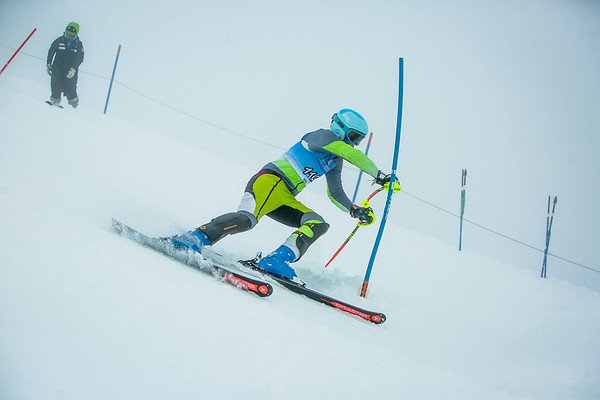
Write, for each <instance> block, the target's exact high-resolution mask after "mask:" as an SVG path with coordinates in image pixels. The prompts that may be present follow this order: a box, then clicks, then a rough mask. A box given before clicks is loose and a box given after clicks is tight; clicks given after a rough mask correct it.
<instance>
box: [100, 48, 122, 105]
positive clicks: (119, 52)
mask: <svg viewBox="0 0 600 400" xmlns="http://www.w3.org/2000/svg"><path fill="white" fill-rule="evenodd" d="M119 54H121V45H119V48H118V50H117V58H116V59H115V66H114V67H113V72H112V76H111V77H110V85H109V86H108V95H106V104H104V114H106V109H107V108H108V100H109V99H110V92H111V90H112V85H113V81H114V80H115V72H116V71H117V63H118V62H119Z"/></svg>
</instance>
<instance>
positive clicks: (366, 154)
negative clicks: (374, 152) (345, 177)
mask: <svg viewBox="0 0 600 400" xmlns="http://www.w3.org/2000/svg"><path fill="white" fill-rule="evenodd" d="M371 139H373V132H371V133H369V141H368V142H367V149H366V150H365V156H368V155H369V148H370V147H371ZM362 174H363V172H362V169H361V170H360V172H359V173H358V179H357V180H356V188H355V189H354V195H353V196H352V203H355V202H356V195H357V194H358V187H359V186H360V178H362Z"/></svg>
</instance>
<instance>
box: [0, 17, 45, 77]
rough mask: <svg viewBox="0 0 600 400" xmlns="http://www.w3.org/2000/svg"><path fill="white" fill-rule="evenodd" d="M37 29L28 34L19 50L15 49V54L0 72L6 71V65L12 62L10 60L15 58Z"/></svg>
mask: <svg viewBox="0 0 600 400" xmlns="http://www.w3.org/2000/svg"><path fill="white" fill-rule="evenodd" d="M35 31H37V28H34V29H33V30H32V31H31V33H30V34H29V36H27V39H25V41H24V42H23V43H21V45H20V46H19V48H18V49H17V51H15V54H13V55H12V57H11V58H10V59H9V60H8V62H7V63H6V64H4V67H2V69H1V70H0V74H2V73H3V72H4V70H5V69H6V67H8V64H10V62H11V61H12V60H13V58H15V56H16V55H17V53H18V52H19V51H21V49H22V48H23V46H25V43H27V41H28V40H29V39H30V38H31V37H32V36H33V34H34V33H35Z"/></svg>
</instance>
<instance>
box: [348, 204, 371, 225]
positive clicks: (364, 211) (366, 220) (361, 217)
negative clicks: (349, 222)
mask: <svg viewBox="0 0 600 400" xmlns="http://www.w3.org/2000/svg"><path fill="white" fill-rule="evenodd" d="M350 216H351V217H352V218H358V223H359V224H360V225H371V224H372V223H373V222H375V214H373V209H372V208H371V207H359V206H357V205H356V204H353V205H352V208H350Z"/></svg>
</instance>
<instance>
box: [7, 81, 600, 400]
mask: <svg viewBox="0 0 600 400" xmlns="http://www.w3.org/2000/svg"><path fill="white" fill-rule="evenodd" d="M0 90H2V93H10V96H2V97H1V98H0V106H1V107H2V110H3V112H2V114H3V115H2V119H1V120H0V121H1V122H0V130H1V132H2V135H1V136H0V148H1V149H2V150H1V157H0V225H1V226H2V230H1V232H2V233H1V237H0V243H1V250H2V251H1V252H0V360H1V361H0V379H1V380H2V384H1V385H0V388H1V389H0V398H2V399H40V398H44V399H81V398H86V399H106V398H112V399H130V398H144V399H163V398H178V399H192V398H198V397H202V398H240V399H241V398H261V399H280V398H290V399H300V398H306V397H313V398H347V399H354V398H357V399H358V398H364V397H365V396H369V397H370V398H400V397H409V398H456V399H466V398H473V399H481V398H488V399H514V398H539V399H553V398H554V399H559V398H570V399H575V398H579V399H593V398H597V396H598V395H599V393H600V392H599V388H600V386H599V385H598V383H599V382H598V374H597V371H598V367H599V365H600V343H599V341H598V333H600V321H599V320H598V318H597V316H598V312H599V311H600V296H599V295H598V294H597V293H596V292H593V291H590V290H588V289H585V288H582V287H577V286H573V285H571V284H570V283H567V282H564V281H560V280H558V279H554V278H550V279H547V280H542V279H540V278H539V277H537V274H533V273H531V272H530V271H528V270H526V269H521V268H517V267H513V266H511V265H507V264H501V263H497V262H494V261H491V260H489V259H486V258H483V257H481V256H478V255H476V254H473V253H470V252H463V253H462V254H461V253H458V252H457V251H456V250H455V249H454V248H451V247H448V246H446V245H444V244H442V243H440V242H439V241H437V240H434V239H430V238H426V237H421V236H419V235H417V234H415V233H413V232H410V231H407V230H406V229H404V228H402V227H401V226H398V225H396V224H395V223H390V224H389V225H388V227H387V230H386V233H385V237H384V240H383V243H382V245H381V250H380V252H379V254H378V257H377V263H376V266H375V270H374V274H373V278H372V284H371V286H370V290H369V296H368V298H367V299H366V300H363V299H361V298H360V297H359V296H358V295H357V293H358V290H359V288H360V284H361V282H362V276H363V273H364V268H365V265H366V262H367V258H368V255H369V251H370V248H371V244H372V242H373V239H374V236H375V231H376V228H374V227H370V228H362V229H361V230H359V232H358V233H357V235H356V236H355V238H354V239H353V240H352V242H351V243H350V244H349V245H348V246H347V248H346V249H345V250H344V251H343V252H342V253H341V255H340V256H339V257H338V259H337V260H336V261H335V262H334V263H333V264H332V266H330V267H328V269H327V270H325V269H324V268H323V264H324V261H325V260H327V258H328V256H330V255H331V254H332V252H333V251H334V250H335V248H336V247H337V246H338V245H339V244H340V243H341V241H342V240H343V239H344V237H345V235H346V234H347V233H349V231H350V230H351V229H352V228H353V224H354V222H353V221H352V220H350V219H349V218H348V217H347V216H345V215H340V213H339V212H337V210H336V209H335V207H334V206H333V205H330V204H328V201H327V199H326V196H325V195H324V193H323V192H324V188H323V187H319V186H317V187H315V188H314V189H312V188H311V189H312V190H307V191H306V192H305V193H303V194H302V197H301V198H302V200H303V201H305V202H306V203H307V204H311V205H313V206H314V207H315V208H317V209H319V210H320V211H322V212H323V213H324V215H325V216H326V218H327V219H328V220H329V221H330V222H331V223H332V225H333V227H332V229H331V231H330V232H329V233H328V234H327V236H325V237H324V238H323V239H322V240H320V241H318V242H317V243H316V244H315V245H314V246H313V248H311V251H310V252H309V253H308V254H307V255H306V257H304V258H303V260H302V262H300V263H299V264H298V266H297V271H298V274H299V275H300V276H301V277H302V278H303V279H305V280H306V281H307V282H308V283H309V284H310V285H311V286H314V287H315V288H317V289H320V290H324V291H327V292H328V293H330V294H332V295H334V296H339V297H340V298H342V299H345V300H347V301H351V302H354V303H357V304H360V305H362V306H363V307H364V308H370V309H375V310H380V311H383V312H385V313H386V314H387V316H388V321H387V322H386V323H385V324H384V325H381V326H375V325H371V324H369V323H367V322H363V321H362V320H358V319H355V318H354V317H350V316H348V315H345V314H342V313H340V312H337V311H334V310H332V309H330V308H328V307H326V306H323V305H320V304H316V303H313V302H310V301H308V300H306V299H304V298H302V297H300V296H298V295H295V294H293V293H290V292H286V291H285V290H283V289H282V288H279V287H276V288H275V292H274V294H273V295H272V296H271V297H270V298H266V299H260V298H257V297H255V296H253V295H251V294H247V293H244V292H241V291H239V290H237V289H235V288H233V287H230V286H228V285H226V284H223V283H220V282H217V281H215V280H213V279H212V278H210V277H208V276H206V275H204V274H201V273H198V272H197V271H194V270H192V269H189V268H187V267H184V266H181V265H179V264H178V263H176V262H174V261H172V260H169V259H167V258H165V257H163V256H161V255H160V254H156V253H154V252H152V251H149V250H147V249H145V248H142V247H140V246H138V245H136V244H134V243H131V242H129V241H126V240H124V239H122V238H121V237H119V236H117V235H116V234H114V233H113V232H111V230H110V218H111V217H112V216H115V217H117V218H120V219H122V220H124V221H126V222H127V223H129V224H131V225H133V226H135V227H137V228H139V229H141V230H143V231H145V232H147V233H149V234H152V235H169V234H174V233H178V232H182V231H183V230H185V229H187V228H189V227H192V226H195V225H198V224H199V223H201V222H203V221H206V220H207V219H209V218H210V217H211V216H212V215H214V214H217V213H220V212H224V211H227V210H230V209H232V208H234V207H235V206H236V203H237V199H238V198H239V196H240V194H241V192H240V191H241V189H242V188H243V187H244V183H245V180H246V179H247V178H248V177H249V176H250V175H251V174H252V173H253V172H254V170H253V169H249V168H246V167H243V166H240V165H238V164H236V163H234V162H231V160H228V159H226V158H222V157H221V156H219V153H220V152H219V151H218V149H213V148H211V146H210V145H207V146H206V147H204V148H202V147H194V146H189V145H184V144H181V143H179V142H177V141H174V140H172V138H170V137H169V135H168V134H164V133H159V132H154V131H150V130H146V129H142V128H139V127H136V126H134V125H131V124H129V123H127V122H126V121H123V120H120V119H118V118H112V117H109V116H104V115H103V114H101V112H100V111H99V110H95V109H93V108H91V107H89V106H87V105H85V104H83V105H81V106H80V107H79V108H78V109H76V110H73V109H69V108H67V109H64V110H60V109H56V108H51V107H48V106H47V105H46V104H44V103H43V102H42V101H41V100H40V99H41V98H43V97H44V94H45V93H46V88H45V86H44V85H41V84H38V83H34V82H32V81H25V80H22V79H18V78H14V77H12V76H11V75H10V74H9V75H7V76H3V77H2V80H1V81H0ZM259 159H260V157H259V156H256V161H257V167H259V166H260V161H259ZM215 165H218V166H219V168H215V167H213V166H215ZM382 200H383V199H377V198H376V200H375V201H374V204H375V208H376V210H377V211H378V212H380V211H381V209H382V207H383V202H382ZM393 205H394V206H395V207H400V206H401V202H400V201H399V202H397V203H393ZM288 233H289V229H286V228H282V227H280V226H278V225H277V224H275V223H274V222H272V221H264V222H262V223H261V224H260V225H259V226H258V227H257V228H256V229H255V230H254V231H251V232H248V233H246V234H243V235H238V236H236V237H231V238H229V239H228V240H224V241H222V242H221V243H219V244H218V245H217V246H216V247H217V248H218V249H219V250H220V251H222V252H225V253H226V254H230V255H231V256H232V257H251V256H253V254H254V252H255V251H257V250H263V251H269V250H271V249H273V248H274V246H276V245H277V244H278V243H279V242H281V241H282V240H283V238H284V237H285V236H286V235H287V234H288Z"/></svg>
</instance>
